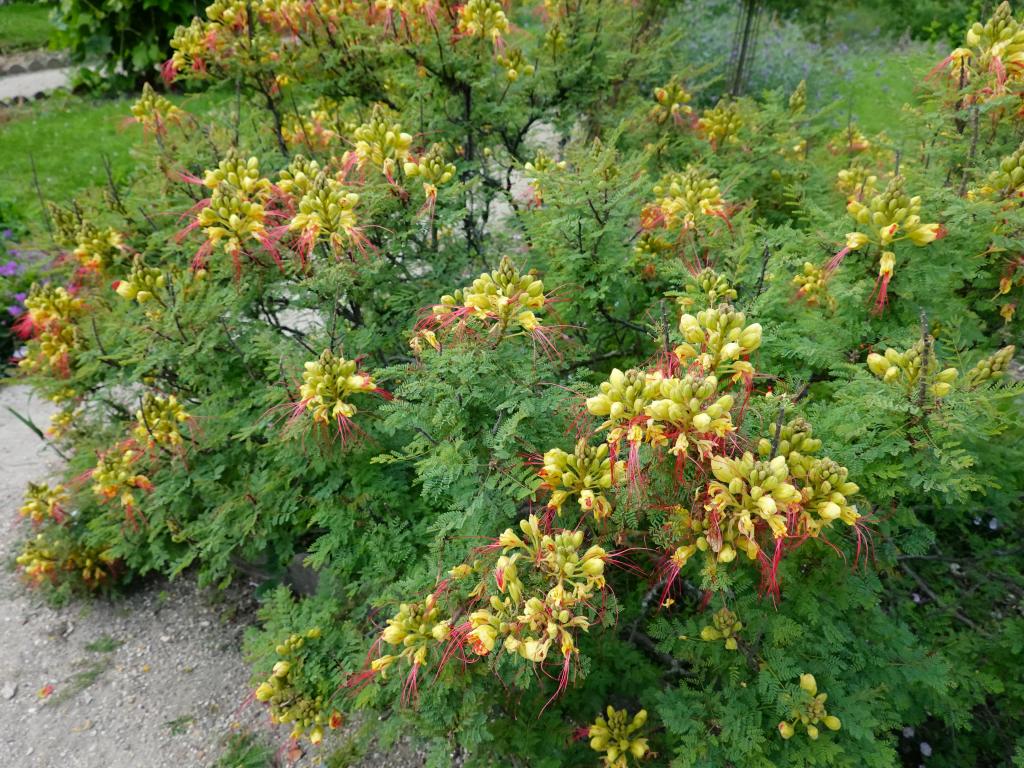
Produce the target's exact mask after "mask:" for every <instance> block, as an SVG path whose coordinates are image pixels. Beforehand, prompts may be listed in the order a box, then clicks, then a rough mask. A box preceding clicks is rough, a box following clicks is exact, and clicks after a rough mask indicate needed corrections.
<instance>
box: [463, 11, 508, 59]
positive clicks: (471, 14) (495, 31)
mask: <svg viewBox="0 0 1024 768" xmlns="http://www.w3.org/2000/svg"><path fill="white" fill-rule="evenodd" d="M456 30H457V31H458V33H459V34H461V35H465V36H466V37H479V38H481V39H483V40H490V41H491V42H492V43H493V44H494V46H495V47H496V48H497V47H500V46H501V43H502V37H501V36H502V35H505V34H508V30H509V21H508V17H507V16H506V15H505V9H504V8H502V6H501V3H499V2H498V0H469V2H468V3H466V4H465V5H463V6H461V7H460V8H459V21H458V25H457V26H456Z"/></svg>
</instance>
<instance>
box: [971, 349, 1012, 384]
mask: <svg viewBox="0 0 1024 768" xmlns="http://www.w3.org/2000/svg"><path fill="white" fill-rule="evenodd" d="M1015 351H1016V347H1014V346H1013V345H1012V344H1011V345H1009V346H1006V347H1003V348H1002V349H1000V350H999V351H998V352H995V353H994V354H991V355H989V356H988V357H986V358H983V359H982V360H979V361H978V364H977V365H975V366H974V367H973V368H971V370H969V371H968V372H967V375H966V376H965V377H964V381H965V383H966V384H967V386H968V387H977V386H980V385H982V384H985V383H988V382H990V381H993V380H995V379H999V378H1002V376H1003V374H1004V373H1006V370H1007V368H1009V367H1010V361H1011V360H1013V353H1014V352H1015Z"/></svg>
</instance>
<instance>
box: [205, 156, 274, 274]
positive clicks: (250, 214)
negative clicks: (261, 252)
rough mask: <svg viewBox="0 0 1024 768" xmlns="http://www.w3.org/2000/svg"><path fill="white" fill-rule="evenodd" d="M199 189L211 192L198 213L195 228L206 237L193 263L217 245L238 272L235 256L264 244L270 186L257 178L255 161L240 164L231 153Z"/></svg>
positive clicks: (267, 182)
mask: <svg viewBox="0 0 1024 768" xmlns="http://www.w3.org/2000/svg"><path fill="white" fill-rule="evenodd" d="M202 183H203V185H204V186H206V187H207V188H208V189H210V190H211V194H210V198H209V201H208V204H207V205H205V206H204V207H203V208H202V209H201V210H200V211H199V213H198V215H197V217H196V221H195V226H199V227H201V228H202V230H203V234H205V235H206V243H205V244H204V246H203V248H202V249H201V250H200V253H199V254H198V255H197V263H202V262H203V261H204V260H205V256H206V255H207V254H209V253H210V252H211V251H212V250H213V249H214V248H215V247H216V246H218V245H221V246H222V247H223V249H224V252H225V253H227V254H229V255H230V256H231V257H232V259H233V260H234V262H235V265H236V270H237V269H238V268H239V256H240V254H241V253H242V252H244V251H245V249H246V245H247V244H248V243H249V242H251V241H252V240H256V241H257V242H259V243H262V244H266V234H265V229H266V227H265V222H266V210H265V207H264V203H265V201H266V197H267V194H268V193H269V192H270V188H271V185H270V182H269V181H268V180H267V179H265V178H263V176H262V175H261V174H260V162H259V160H258V159H257V158H255V157H250V158H249V159H248V160H243V159H241V158H240V157H238V156H237V155H235V154H234V153H233V152H232V153H230V154H229V155H228V156H227V157H226V158H224V159H223V160H222V161H221V162H220V163H219V164H218V165H217V167H216V168H214V169H212V170H208V171H207V172H206V174H205V176H204V178H203V182H202Z"/></svg>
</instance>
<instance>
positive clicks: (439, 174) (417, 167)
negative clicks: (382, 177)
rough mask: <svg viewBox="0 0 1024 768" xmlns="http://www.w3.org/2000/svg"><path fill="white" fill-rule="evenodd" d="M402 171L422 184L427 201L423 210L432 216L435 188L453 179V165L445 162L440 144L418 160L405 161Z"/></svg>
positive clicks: (435, 194)
mask: <svg viewBox="0 0 1024 768" xmlns="http://www.w3.org/2000/svg"><path fill="white" fill-rule="evenodd" d="M404 170H405V175H406V177H407V178H410V179H412V178H416V179H419V180H420V181H421V182H423V195H424V197H426V199H427V201H426V203H425V204H424V208H425V209H426V210H428V211H429V212H430V213H431V214H433V211H434V204H435V201H436V200H437V188H438V187H440V186H442V185H444V184H447V183H448V182H450V181H451V180H452V179H454V178H455V170H456V169H455V164H454V163H449V162H448V161H447V160H445V152H444V148H443V147H442V146H441V145H440V144H434V145H433V146H431V147H430V149H428V150H427V151H426V152H425V153H424V154H423V155H421V156H420V157H419V158H412V157H410V158H409V159H408V160H406V162H405V166H404Z"/></svg>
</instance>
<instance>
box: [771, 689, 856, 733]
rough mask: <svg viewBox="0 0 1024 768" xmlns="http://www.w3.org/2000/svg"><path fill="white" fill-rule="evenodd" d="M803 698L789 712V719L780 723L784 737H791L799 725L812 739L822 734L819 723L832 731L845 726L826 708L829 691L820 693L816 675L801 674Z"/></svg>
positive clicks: (780, 730) (780, 731)
mask: <svg viewBox="0 0 1024 768" xmlns="http://www.w3.org/2000/svg"><path fill="white" fill-rule="evenodd" d="M800 691H801V698H800V699H799V700H798V701H797V702H796V704H795V705H794V706H793V708H792V710H790V713H789V720H783V721H782V722H781V723H779V734H780V735H781V736H782V738H784V739H791V738H793V735H794V734H795V733H796V731H797V728H798V727H803V729H804V730H805V731H806V732H807V737H808V738H809V739H811V740H812V741H814V740H816V739H817V738H818V736H819V734H820V731H819V729H818V726H819V725H823V726H825V727H826V728H828V729H829V730H830V731H838V730H839V729H840V728H842V727H843V724H842V722H841V721H840V720H839V718H838V717H836V716H835V715H830V714H829V713H828V711H827V710H826V709H825V702H826V701H827V700H828V694H827V693H818V683H817V681H816V680H815V679H814V675H811V674H803V675H800Z"/></svg>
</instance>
